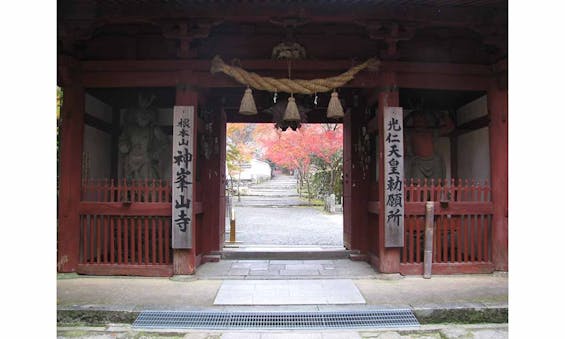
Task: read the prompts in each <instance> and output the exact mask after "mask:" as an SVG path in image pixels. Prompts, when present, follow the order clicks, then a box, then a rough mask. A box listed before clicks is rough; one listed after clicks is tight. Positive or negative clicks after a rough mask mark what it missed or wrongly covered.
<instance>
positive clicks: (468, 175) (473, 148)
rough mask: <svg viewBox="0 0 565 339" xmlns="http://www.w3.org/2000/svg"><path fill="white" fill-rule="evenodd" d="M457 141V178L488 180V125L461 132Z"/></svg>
mask: <svg viewBox="0 0 565 339" xmlns="http://www.w3.org/2000/svg"><path fill="white" fill-rule="evenodd" d="M457 142H458V146H457V152H458V154H457V170H458V172H459V178H461V179H479V180H485V179H487V180H489V181H490V154H489V133H488V127H484V128H481V129H478V130H476V131H473V132H469V133H466V134H463V135H461V136H459V138H458V140H457Z"/></svg>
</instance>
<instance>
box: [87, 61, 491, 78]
mask: <svg viewBox="0 0 565 339" xmlns="http://www.w3.org/2000/svg"><path fill="white" fill-rule="evenodd" d="M224 61H225V60H224ZM226 62H227V61H226ZM239 64H240V65H241V67H242V68H243V69H245V70H247V71H253V72H257V71H282V72H287V71H288V64H287V62H286V61H284V60H272V59H247V60H241V61H239ZM211 65H212V63H211V60H201V59H196V60H96V61H82V62H81V63H80V66H81V69H82V71H83V72H85V73H90V72H171V71H179V70H191V71H193V72H210V68H211ZM354 65H355V64H354V63H352V61H351V60H295V61H293V62H292V71H293V73H294V72H300V71H310V72H323V71H325V72H332V73H334V72H345V71H347V70H348V69H349V68H351V67H352V66H354ZM379 70H380V71H391V72H392V71H394V72H401V73H402V72H404V73H430V74H459V75H461V74H468V75H477V76H488V75H491V74H492V69H491V67H490V66H489V65H475V64H452V63H431V62H404V61H381V65H380V67H379ZM369 72H370V71H369Z"/></svg>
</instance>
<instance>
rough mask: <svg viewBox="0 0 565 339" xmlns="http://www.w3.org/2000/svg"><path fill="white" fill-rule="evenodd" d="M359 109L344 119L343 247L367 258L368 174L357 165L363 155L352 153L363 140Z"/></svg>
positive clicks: (361, 118) (362, 123) (353, 109)
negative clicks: (365, 255) (361, 138)
mask: <svg viewBox="0 0 565 339" xmlns="http://www.w3.org/2000/svg"><path fill="white" fill-rule="evenodd" d="M362 120H363V110H362V108H359V107H355V108H352V109H351V111H350V112H347V113H346V115H345V117H344V119H343V152H344V153H343V155H344V156H343V185H344V189H343V204H344V206H343V218H344V220H343V243H344V245H345V247H346V248H348V249H350V250H356V251H357V250H358V251H359V252H360V253H362V254H366V253H367V252H368V249H369V237H367V232H368V231H367V226H368V213H367V201H368V193H369V184H368V182H369V180H370V173H369V171H365V170H364V169H363V168H362V167H361V166H360V165H359V164H360V163H361V161H360V160H361V157H362V156H363V155H362V154H359V153H358V152H356V151H355V144H356V143H357V141H358V140H359V138H360V137H362V128H363V125H364V122H363V121H362Z"/></svg>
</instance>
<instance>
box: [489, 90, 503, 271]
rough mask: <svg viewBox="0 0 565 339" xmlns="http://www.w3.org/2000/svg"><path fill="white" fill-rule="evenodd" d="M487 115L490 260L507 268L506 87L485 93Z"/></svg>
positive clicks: (496, 267)
mask: <svg viewBox="0 0 565 339" xmlns="http://www.w3.org/2000/svg"><path fill="white" fill-rule="evenodd" d="M487 99H488V112H489V115H490V125H489V137H490V143H489V144H490V178H491V179H490V181H491V185H492V202H493V205H494V214H493V218H492V227H493V229H492V260H493V263H494V267H495V270H497V271H508V89H500V88H499V87H497V86H496V85H493V86H492V88H491V89H489V91H488V94H487Z"/></svg>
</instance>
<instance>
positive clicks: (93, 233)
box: [77, 180, 173, 276]
mask: <svg viewBox="0 0 565 339" xmlns="http://www.w3.org/2000/svg"><path fill="white" fill-rule="evenodd" d="M79 212H80V249H79V251H80V258H79V264H78V267H77V272H78V273H83V274H100V275H148V276H172V275H173V265H172V249H171V234H170V229H171V184H170V181H161V180H143V181H129V182H126V181H125V180H124V181H121V182H119V183H115V182H114V181H108V180H89V181H85V182H83V185H82V194H81V202H80V205H79Z"/></svg>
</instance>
